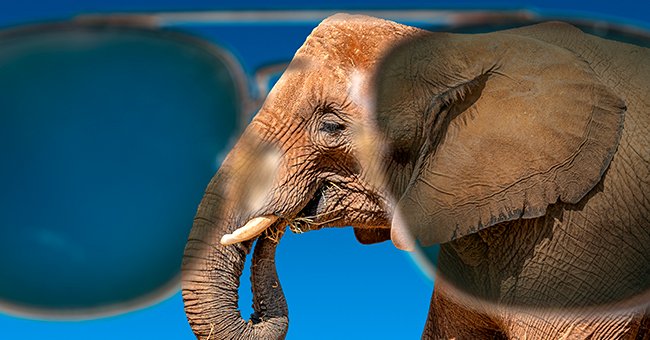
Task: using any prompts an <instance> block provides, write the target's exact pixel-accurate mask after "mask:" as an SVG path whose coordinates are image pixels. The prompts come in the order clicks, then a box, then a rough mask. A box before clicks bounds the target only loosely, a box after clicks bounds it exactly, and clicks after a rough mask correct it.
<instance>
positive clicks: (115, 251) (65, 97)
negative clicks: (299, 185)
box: [0, 28, 240, 313]
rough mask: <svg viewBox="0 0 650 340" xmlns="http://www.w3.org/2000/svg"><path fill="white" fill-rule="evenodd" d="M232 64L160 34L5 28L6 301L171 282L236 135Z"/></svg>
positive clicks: (84, 300) (65, 299)
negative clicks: (8, 30) (202, 203)
mask: <svg viewBox="0 0 650 340" xmlns="http://www.w3.org/2000/svg"><path fill="white" fill-rule="evenodd" d="M228 66H229V65H228V64H227V63H226V62H225V61H224V60H223V59H222V58H219V57H218V56H217V55H216V54H214V53H212V52H211V51H210V50H209V49H207V48H206V47H205V46H202V45H198V44H195V43H193V42H192V41H191V40H189V39H182V38H180V37H179V36H176V35H173V34H167V33H164V34H156V33H154V32H150V31H140V30H129V29H115V28H112V29H110V28H105V29H91V28H64V29H61V28H58V29H53V30H49V29H44V30H40V31H34V32H32V33H25V34H17V35H5V36H2V37H0V157H1V159H2V160H1V162H0V164H1V166H0V188H1V189H0V300H4V301H5V303H4V304H3V305H17V306H19V307H27V308H31V309H32V310H36V311H50V312H53V313H58V312H57V311H58V310H63V309H65V310H70V309H72V310H80V309H81V310H85V309H87V308H98V307H102V306H106V305H111V304H116V303H122V304H123V303H129V302H130V301H132V300H133V299H135V298H138V297H142V296H145V295H148V294H154V295H155V293H156V292H160V290H161V289H162V288H163V287H171V286H174V285H175V280H174V279H175V277H176V276H177V275H178V273H179V268H180V264H181V258H182V253H183V247H184V246H185V242H186V240H187V235H188V233H189V229H190V228H191V225H192V217H193V215H194V213H195V211H196V207H197V205H198V202H199V201H200V199H201V196H202V193H203V190H204V187H205V185H206V183H208V181H209V180H210V177H211V175H212V174H213V173H214V172H215V170H216V168H217V166H218V162H219V160H218V156H219V155H220V153H221V152H222V150H224V148H225V147H226V146H227V144H228V142H229V141H230V140H231V137H232V135H233V134H234V133H235V130H236V125H237V115H238V112H239V110H240V107H239V106H240V105H239V100H240V97H239V95H240V94H239V93H237V88H236V86H235V84H236V81H235V79H233V74H232V73H231V70H229V68H228ZM14 307H15V306H14ZM14 307H7V308H9V309H10V310H11V309H13V308H14ZM0 308H2V307H0Z"/></svg>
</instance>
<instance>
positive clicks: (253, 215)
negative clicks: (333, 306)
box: [182, 14, 650, 339]
mask: <svg viewBox="0 0 650 340" xmlns="http://www.w3.org/2000/svg"><path fill="white" fill-rule="evenodd" d="M648 98H650V50H648V49H645V48H642V47H638V46H634V45H630V44H626V43H622V42H616V41H610V40H605V39H602V38H599V37H596V36H593V35H589V34H586V33H583V32H582V31H580V30H579V29H577V28H575V27H573V26H571V25H569V24H565V23H560V22H548V23H541V24H536V25H532V26H526V27H521V28H514V29H508V30H504V31H497V32H490V33H481V34H452V33H440V32H429V31H425V30H422V29H419V28H415V27H410V26H406V25H402V24H398V23H395V22H391V21H388V20H384V19H379V18H372V17H367V16H362V15H348V14H337V15H335V16H332V17H329V18H327V19H325V20H324V21H323V22H322V23H320V24H319V25H318V26H317V27H316V28H315V29H314V30H313V31H312V33H311V34H310V35H309V37H307V39H306V41H305V42H304V44H303V45H302V47H300V49H298V51H297V52H296V54H295V56H294V58H293V60H292V61H291V63H290V64H289V66H288V68H287V69H286V71H285V72H284V73H283V74H282V76H281V77H280V79H279V80H278V82H277V83H276V85H275V86H274V87H273V89H272V90H271V92H270V93H269V96H268V97H267V99H266V100H265V102H264V104H263V106H262V107H261V109H260V110H259V112H258V113H257V115H256V116H255V117H254V118H253V120H252V121H251V123H250V124H249V126H248V127H247V128H246V129H245V131H244V132H243V133H242V135H241V137H240V139H239V140H238V142H237V143H236V144H235V146H234V148H233V149H232V151H231V152H230V153H229V154H228V155H227V157H226V158H225V160H224V161H223V164H222V165H221V168H220V169H219V170H218V172H217V173H216V174H215V176H214V177H213V179H212V180H211V182H210V183H209V185H208V187H207V189H206V192H205V196H204V197H203V200H202V201H201V203H200V205H199V207H198V211H197V213H196V217H195V219H194V225H193V227H192V230H191V233H190V235H189V238H188V243H187V245H186V249H185V256H184V260H183V267H182V294H183V299H184V303H185V311H186V314H187V317H188V320H189V323H190V325H191V327H192V329H193V331H194V333H195V335H196V336H197V337H198V338H201V339H207V338H210V339H278V338H284V337H285V336H286V334H287V329H288V306H287V302H286V300H285V298H284V294H283V292H282V288H281V285H280V282H279V279H278V275H277V273H276V270H275V262H274V254H275V247H276V245H277V243H278V242H279V240H280V238H281V237H282V234H283V232H284V231H285V229H286V226H287V225H289V226H290V229H292V230H293V231H299V232H304V231H312V230H317V229H321V228H325V227H347V226H349V227H352V228H353V230H354V233H355V236H356V237H357V239H358V241H359V242H361V243H363V244H371V243H377V242H383V241H387V240H391V241H392V242H393V244H394V245H395V246H396V247H397V248H399V249H403V250H414V249H417V248H420V247H426V246H430V245H434V244H439V245H440V253H439V257H438V261H437V262H438V264H437V273H438V276H436V280H435V286H434V290H433V294H432V298H431V301H430V309H429V314H428V316H427V318H426V323H425V328H424V331H423V333H422V337H423V338H425V339H440V338H443V339H447V338H456V339H482V338H487V339H491V338H502V339H524V338H526V339H552V338H557V339H559V338H562V339H580V338H603V339H613V338H621V339H632V338H636V339H648V338H650V312H649V310H648V301H650V299H649V297H650V295H648V292H649V291H650V289H649V288H650V222H649V221H650V213H649V208H650V202H649V198H650V194H649V193H650V184H649V183H650V177H649V174H650V148H649V147H648V146H649V145H650V143H649V142H650V139H649V137H648V136H649V135H650V134H649V133H650V115H649V114H650V100H649V99H648ZM254 243H255V250H254V253H253V256H252V259H253V260H252V261H253V265H252V268H251V281H252V287H253V295H254V297H253V300H254V302H253V303H254V309H255V313H254V314H253V315H252V316H251V319H250V320H249V321H247V320H245V319H243V318H242V317H241V315H240V313H239V311H238V309H237V299H238V293H237V289H238V286H239V278H240V276H241V275H242V270H243V267H244V262H245V260H246V256H247V254H248V253H249V252H250V251H251V249H252V248H253V244H254Z"/></svg>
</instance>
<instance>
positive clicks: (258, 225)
mask: <svg viewBox="0 0 650 340" xmlns="http://www.w3.org/2000/svg"><path fill="white" fill-rule="evenodd" d="M277 220H278V217H277V216H275V215H267V216H260V217H255V218H253V219H252V220H250V221H248V223H246V225H244V226H243V227H241V228H239V229H237V230H235V231H234V232H233V233H232V234H226V235H223V237H222V238H221V244H223V245H224V246H227V245H230V244H235V243H239V242H244V241H248V240H250V239H252V238H255V237H256V236H257V235H259V234H261V233H262V232H263V231H264V230H266V229H267V228H268V227H270V226H271V225H272V224H273V223H274V222H275V221H277Z"/></svg>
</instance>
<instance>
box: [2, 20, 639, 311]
mask: <svg viewBox="0 0 650 340" xmlns="http://www.w3.org/2000/svg"><path fill="white" fill-rule="evenodd" d="M334 12H335V11H270V12H246V11H239V12H198V13H151V14H146V13H139V14H114V15H83V16H79V17H76V18H73V19H72V20H68V21H63V22H51V23H41V24H30V25H24V26H18V27H9V28H5V29H4V30H2V31H0V89H1V91H0V155H1V156H2V159H3V161H2V166H0V188H2V190H0V216H1V217H2V220H0V273H2V274H1V275H2V276H1V279H0V310H2V311H3V312H7V313H11V314H15V315H22V316H29V317H39V318H54V319H69V318H73V319H76V318H90V317H95V316H103V315H110V314H116V313H120V312H124V311H127V310H132V309H135V308H139V307H142V306H146V305H149V304H152V303H154V302H156V301H159V300H161V299H163V298H165V297H167V296H169V295H171V294H173V293H174V292H176V291H177V290H178V287H179V275H180V273H179V272H180V265H181V260H182V255H183V248H184V247H185V243H186V241H187V235H188V234H189V230H190V228H191V226H192V218H193V216H194V213H195V212H196V207H197V206H198V203H199V201H200V200H201V197H202V195H203V192H204V188H205V185H206V183H208V182H209V181H210V178H211V177H212V175H213V174H214V172H215V171H216V170H217V168H218V167H219V164H220V162H221V159H222V158H223V156H224V155H225V153H226V152H227V151H228V150H229V148H230V147H231V146H232V143H233V141H234V140H235V139H236V137H237V136H238V134H239V132H240V131H241V130H242V129H243V127H244V126H246V124H247V123H248V122H249V120H250V119H251V117H252V114H254V113H255V112H256V111H257V109H258V108H259V107H260V105H261V103H262V101H263V100H264V98H265V97H266V95H267V93H268V91H269V89H270V88H271V85H272V83H273V82H274V80H276V79H277V77H278V76H279V75H280V74H281V73H282V71H283V70H284V69H285V68H286V66H287V64H288V61H289V60H290V59H291V57H292V55H293V53H294V52H295V50H296V49H297V48H298V47H299V46H300V44H302V41H303V40H304V38H305V37H306V36H307V35H308V34H309V32H310V31H311V29H312V28H313V27H314V26H315V25H316V24H317V23H318V22H320V20H322V19H324V18H325V17H327V16H329V15H330V14H333V13H334ZM347 12H350V11H347ZM359 13H363V14H367V15H372V16H378V17H384V18H387V19H392V20H395V21H398V22H401V23H405V24H409V25H413V26H418V27H421V28H425V29H429V30H445V31H452V32H463V33H476V32H485V31H493V30H498V29H505V28H511V27H517V26H523V25H528V24H533V23H537V22H542V21H546V20H549V19H559V20H563V21H568V22H570V23H573V24H574V25H576V26H578V27H579V28H581V29H583V30H585V31H587V32H589V33H592V34H595V35H599V36H603V37H606V38H608V39H615V40H621V41H625V42H630V43H634V44H637V45H641V46H646V47H650V35H649V33H648V32H646V31H644V30H642V29H639V28H636V27H634V26H630V25H625V24H623V23H608V22H604V21H599V20H593V19H589V18H572V17H553V18H550V17H546V16H544V15H541V14H538V13H535V12H530V11H452V10H448V11H434V10H421V11H420V10H412V11H404V10H403V11H390V10H387V11H360V12H359ZM435 255H436V254H435V249H434V248H432V249H429V250H427V249H425V250H422V256H420V257H421V258H422V259H423V260H422V264H423V267H425V268H426V267H427V266H426V263H430V262H431V261H432V259H434V258H435V257H436V256H435Z"/></svg>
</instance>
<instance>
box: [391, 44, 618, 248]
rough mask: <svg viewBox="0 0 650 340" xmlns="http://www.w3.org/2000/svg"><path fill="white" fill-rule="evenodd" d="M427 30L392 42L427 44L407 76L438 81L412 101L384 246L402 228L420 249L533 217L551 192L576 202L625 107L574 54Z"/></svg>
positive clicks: (597, 172) (608, 149)
mask: <svg viewBox="0 0 650 340" xmlns="http://www.w3.org/2000/svg"><path fill="white" fill-rule="evenodd" d="M435 39H437V38H436V37H435V36H434V37H431V38H428V40H429V42H428V43H426V44H425V45H424V46H410V47H409V46H406V47H402V48H407V49H408V48H416V49H418V51H419V52H417V53H414V55H416V56H417V55H418V54H422V50H423V49H428V50H429V51H431V53H432V55H431V57H430V58H429V59H428V60H427V62H426V65H427V67H426V70H428V71H424V73H422V74H420V78H419V79H427V77H428V78H429V79H427V81H426V82H427V83H429V84H435V83H436V79H433V78H435V77H437V78H438V82H440V81H446V82H447V83H446V84H445V86H437V87H436V86H434V85H431V87H432V88H435V89H436V90H435V91H432V92H433V93H430V96H429V97H428V99H427V100H428V101H429V102H430V103H431V104H429V105H428V106H426V109H422V110H421V112H424V119H422V118H420V120H423V123H421V127H422V130H423V131H424V132H423V133H422V134H423V135H424V136H423V137H422V139H423V140H424V142H423V143H422V144H421V145H418V151H417V152H416V154H417V156H416V157H415V158H413V163H414V164H415V165H414V171H413V175H412V177H411V179H410V181H408V185H406V186H405V190H404V191H403V192H401V193H402V194H401V195H400V196H397V197H401V198H400V199H399V201H398V203H397V206H396V208H395V212H396V213H395V214H394V217H393V225H392V231H391V233H392V238H393V241H394V243H395V244H396V246H398V247H400V248H405V244H404V240H403V238H404V237H403V235H404V234H407V233H408V234H410V235H411V236H414V237H415V238H416V239H417V240H418V241H419V243H420V244H422V245H424V246H427V245H431V244H435V243H444V242H448V241H451V240H454V239H456V238H459V237H461V236H464V235H467V234H470V233H473V232H476V231H478V230H481V229H483V228H487V227H490V226H492V225H494V224H497V223H500V222H504V221H509V220H514V219H519V218H534V217H539V216H542V215H544V214H545V213H546V209H547V207H548V206H549V205H550V204H554V203H556V202H558V201H561V202H565V203H571V204H575V203H578V202H579V201H580V200H581V199H582V198H583V197H584V196H585V194H587V193H588V192H589V191H590V190H591V189H592V188H593V187H594V186H595V185H596V184H597V183H598V182H599V181H600V179H601V176H602V175H603V173H604V171H605V170H606V169H607V167H608V166H609V163H610V161H611V159H612V157H613V155H614V152H615V151H616V148H617V145H618V141H619V139H620V135H621V132H622V128H623V119H624V112H625V110H626V108H625V103H624V102H623V100H622V99H620V98H619V97H618V96H617V95H616V94H615V93H614V92H613V91H612V90H611V89H609V88H608V87H607V86H605V85H604V84H603V83H602V82H601V81H600V80H599V78H598V76H597V75H596V74H595V73H594V71H593V70H592V69H591V68H590V66H589V64H588V63H587V62H586V61H585V60H583V59H581V58H579V57H577V56H576V55H575V54H573V53H572V52H570V51H568V50H565V49H563V48H560V47H557V46H555V45H551V44H548V43H545V42H542V41H539V40H535V39H532V38H529V37H522V36H516V35H510V34H504V33H492V34H486V35H480V36H445V37H444V38H440V37H438V39H442V40H444V43H442V46H443V48H440V46H439V45H440V44H438V43H436V42H435ZM431 40H434V41H431ZM419 43H420V44H421V43H422V42H419ZM427 44H429V45H427ZM433 54H435V55H433ZM419 69H421V68H419ZM445 70H454V71H453V72H455V73H454V74H453V75H451V76H450V75H447V76H446V77H445V76H444V74H442V73H443V72H444V71H445ZM440 79H442V80H440ZM380 86H381V84H380ZM430 92H431V91H430ZM393 107H395V106H394V105H393ZM404 114H405V117H408V116H413V115H409V113H404ZM420 117H422V113H420ZM405 119H408V118H405ZM395 121H396V122H397V121H399V120H395ZM413 125H417V124H404V126H413ZM389 128H390V127H389ZM405 229H408V232H405ZM406 248H408V246H406Z"/></svg>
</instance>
